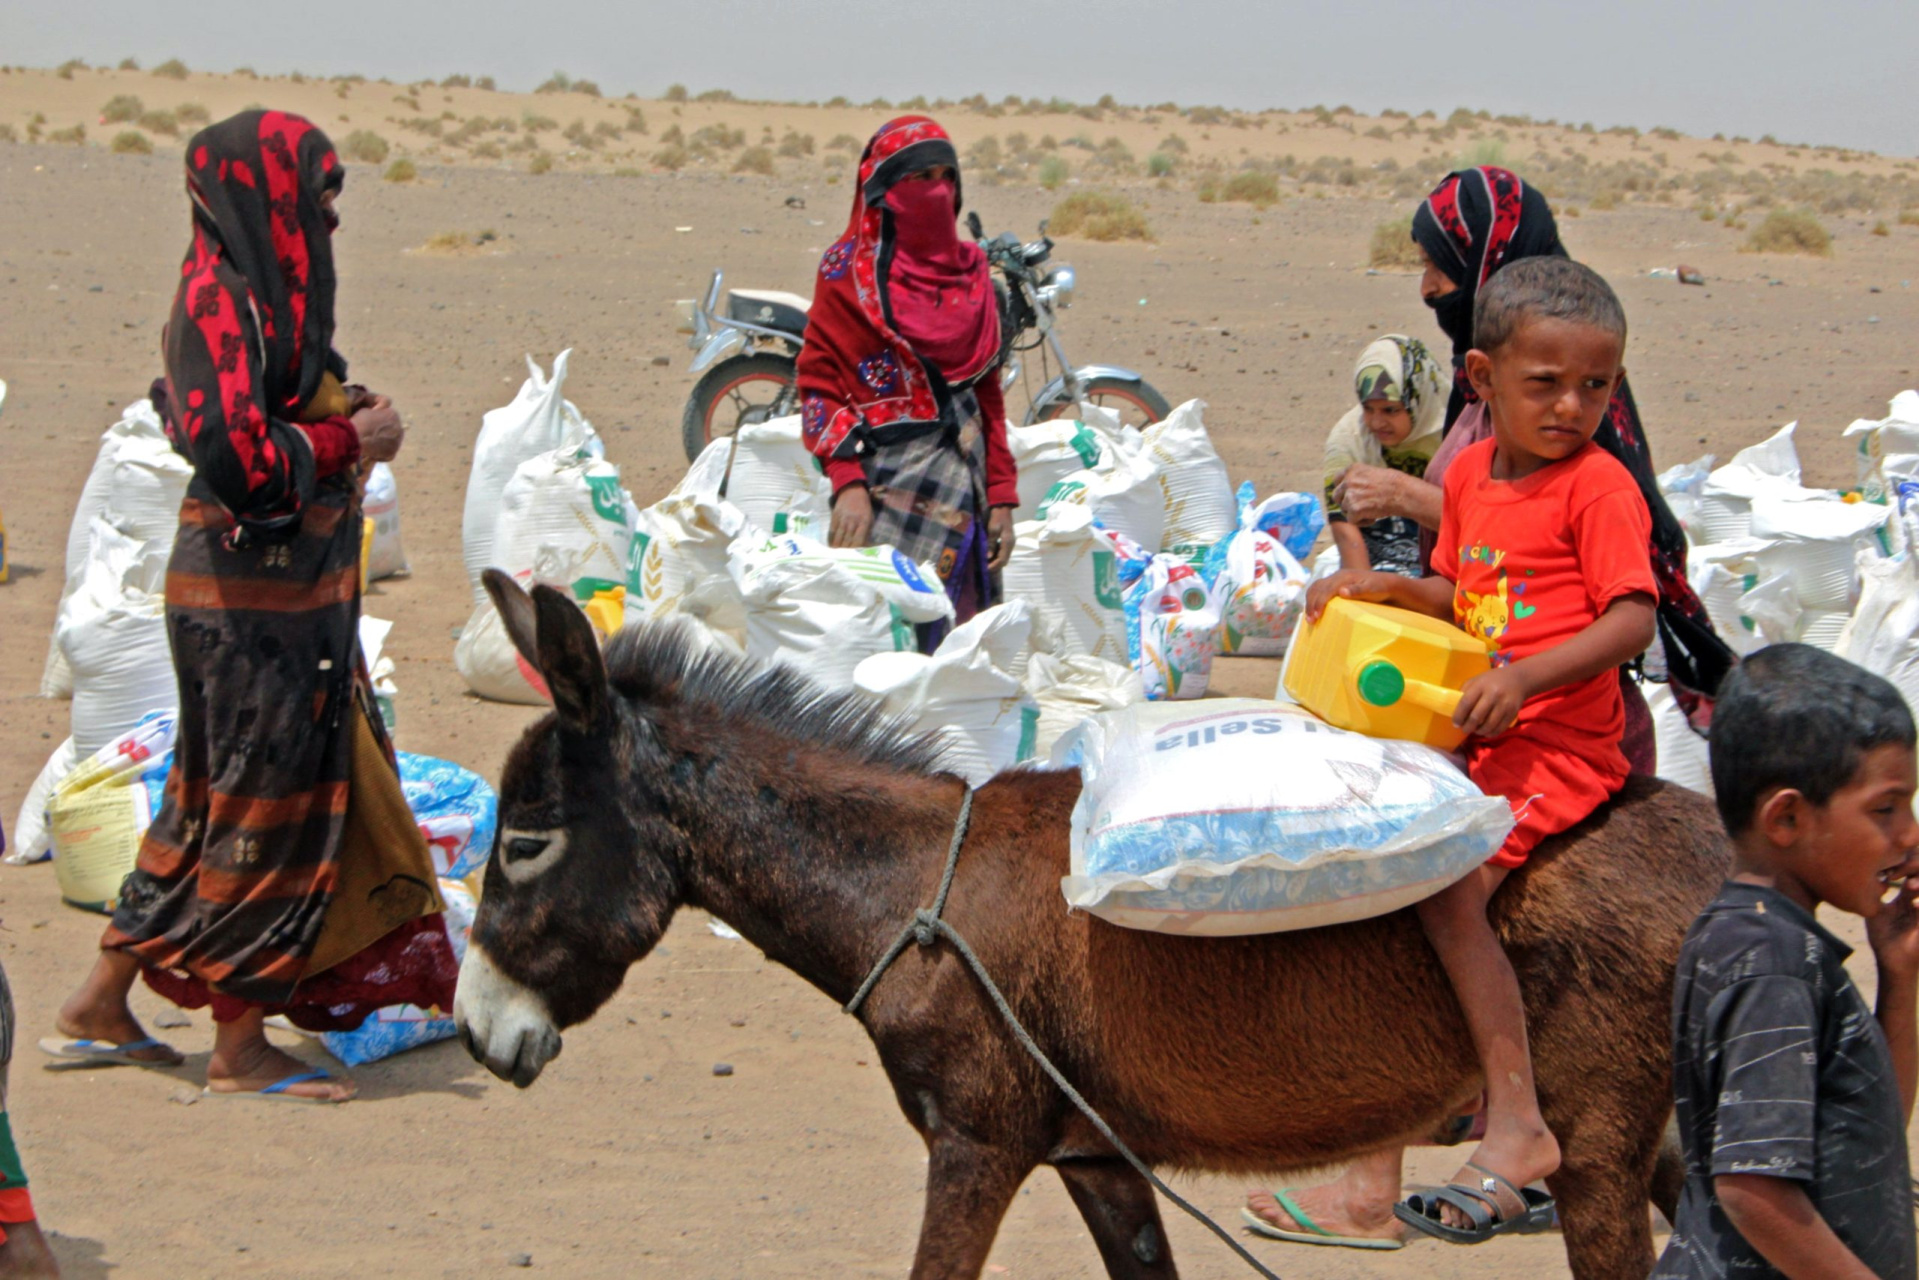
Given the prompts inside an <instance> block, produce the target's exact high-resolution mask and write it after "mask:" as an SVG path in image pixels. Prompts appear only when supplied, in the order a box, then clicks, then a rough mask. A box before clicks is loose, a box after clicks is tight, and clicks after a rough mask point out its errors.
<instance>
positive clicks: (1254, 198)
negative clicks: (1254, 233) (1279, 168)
mask: <svg viewBox="0 0 1919 1280" xmlns="http://www.w3.org/2000/svg"><path fill="white" fill-rule="evenodd" d="M1214 198H1215V199H1216V200H1219V201H1225V202H1232V203H1237V204H1250V205H1254V206H1256V207H1258V208H1261V209H1264V208H1267V207H1268V206H1270V205H1274V204H1278V203H1279V179H1278V178H1276V177H1274V176H1273V175H1272V174H1270V173H1253V172H1241V173H1236V174H1234V175H1233V176H1232V177H1230V178H1228V179H1226V180H1225V181H1224V182H1222V183H1220V184H1219V192H1218V195H1216V196H1215V197H1214Z"/></svg>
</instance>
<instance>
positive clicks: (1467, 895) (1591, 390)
mask: <svg viewBox="0 0 1919 1280" xmlns="http://www.w3.org/2000/svg"><path fill="white" fill-rule="evenodd" d="M1473 337H1474V342H1475V348H1474V350H1472V351H1470V352H1468V353H1467V354H1466V375H1467V377H1468V378H1470V379H1471V381H1472V384H1473V388H1474V390H1476V391H1477V392H1478V393H1479V395H1480V398H1481V399H1483V400H1484V401H1485V402H1486V406H1487V408H1488V410H1489V411H1490V412H1491V415H1492V426H1493V438H1492V439H1490V440H1486V441H1482V442H1480V443H1479V444H1476V445H1473V446H1471V447H1469V448H1467V449H1466V450H1465V451H1464V452H1462V453H1461V454H1460V455H1459V457H1458V458H1456V459H1455V460H1454V462H1453V464H1452V466H1451V467H1450V468H1449V469H1448V470H1447V472H1446V479H1445V485H1444V494H1445V496H1444V499H1443V506H1442V514H1441V518H1440V525H1439V545H1438V549H1437V550H1436V551H1435V552H1434V553H1433V573H1434V575H1435V576H1433V577H1430V578H1423V579H1411V578H1402V577H1399V576H1397V575H1394V574H1385V573H1377V572H1342V573H1337V574H1334V575H1332V576H1331V577H1329V578H1327V579H1325V580H1324V581H1322V582H1319V583H1317V584H1315V586H1314V588H1313V590H1312V591H1311V593H1310V594H1309V595H1308V598H1307V606H1306V607H1307V612H1308V613H1309V615H1311V616H1313V617H1318V615H1319V613H1320V612H1321V611H1322V610H1323V609H1324V608H1325V607H1326V602H1327V601H1328V600H1330V599H1331V598H1332V597H1333V596H1335V595H1339V596H1345V597H1347V598H1348V599H1354V600H1375V601H1383V602H1386V603H1388V604H1394V605H1398V606H1401V607H1403V608H1408V609H1416V610H1419V611H1420V612H1422V613H1427V614H1430V615H1432V616H1435V617H1442V618H1451V619H1452V620H1453V621H1454V622H1455V623H1456V624H1457V625H1458V626H1459V627H1460V628H1461V629H1463V630H1465V631H1468V632H1470V633H1471V634H1473V635H1475V636H1478V637H1479V638H1481V639H1482V640H1484V641H1485V642H1486V644H1487V648H1488V649H1489V650H1490V651H1491V653H1492V660H1493V668H1492V670H1491V671H1489V672H1487V673H1486V674H1485V675H1483V676H1479V677H1476V678H1475V679H1473V680H1472V681H1470V682H1469V683H1468V684H1467V685H1466V687H1465V690H1464V693H1463V695H1462V696H1461V698H1460V701H1459V709H1458V710H1457V711H1456V712H1455V713H1454V715H1453V723H1455V724H1457V725H1458V726H1459V727H1461V728H1462V729H1465V730H1466V731H1467V732H1468V733H1469V734H1471V735H1473V736H1472V737H1471V738H1469V739H1468V745H1467V747H1466V749H1465V750H1466V757H1467V772H1468V773H1469V774H1470V775H1471V776H1472V779H1473V781H1474V782H1476V783H1478V784H1479V786H1480V788H1481V789H1482V790H1484V791H1485V792H1486V793H1487V794H1488V795H1503V796H1505V797H1506V799H1507V800H1509V801H1510V802H1511V803H1512V807H1513V818H1514V826H1513V830H1512V834H1511V835H1510V836H1508V837H1507V839H1506V843H1505V844H1504V845H1503V846H1502V847H1501V848H1500V850H1499V852H1498V853H1497V854H1495V855H1494V856H1493V858H1492V860H1491V861H1490V862H1488V863H1487V864H1486V865H1485V866H1482V867H1480V868H1478V869H1477V870H1476V871H1474V872H1473V873H1472V874H1471V875H1468V876H1467V877H1465V878H1464V879H1463V880H1460V881H1459V882H1458V883H1456V884H1454V885H1453V886H1451V887H1450V888H1448V889H1445V890H1443V891H1442V892H1440V893H1438V894H1435V895H1434V896H1433V897H1430V898H1428V899H1426V900H1425V901H1424V902H1422V903H1420V904H1419V908H1418V910H1419V917H1420V921H1421V923H1422V924H1423V925H1424V926H1425V928H1426V934H1427V937H1428V938H1429V939H1430V940H1431V941H1432V944H1433V949H1434V950H1435V951H1437V952H1438V953H1439V958H1440V961H1441V963H1442V964H1443V965H1444V966H1445V969H1446V975H1447V977H1448V978H1450V979H1451V980H1452V984H1453V990H1454V992H1455V994H1456V995H1457V996H1458V997H1459V1003H1460V1006H1461V1008H1462V1010H1463V1011H1464V1012H1465V1015H1466V1022H1467V1025H1468V1027H1469V1028H1470V1030H1471V1032H1472V1037H1473V1047H1474V1048H1475V1049H1476V1050H1477V1052H1478V1054H1479V1060H1480V1066H1481V1068H1482V1069H1483V1070H1484V1072H1485V1076H1486V1113H1487V1114H1486V1137H1485V1140H1484V1141H1483V1142H1482V1143H1481V1144H1480V1147H1479V1149H1478V1150H1477V1151H1476V1152H1474V1153H1473V1158H1472V1159H1471V1160H1469V1161H1467V1163H1466V1169H1465V1170H1462V1172H1461V1174H1460V1176H1459V1178H1458V1179H1457V1180H1456V1181H1454V1182H1453V1183H1452V1184H1451V1185H1449V1186H1447V1187H1446V1188H1445V1189H1444V1190H1442V1191H1440V1192H1438V1193H1437V1194H1436V1195H1434V1196H1413V1197H1411V1198H1409V1199H1408V1200H1407V1201H1405V1202H1404V1203H1402V1204H1400V1205H1399V1206H1398V1207H1397V1208H1396V1209H1395V1213H1396V1215H1397V1216H1398V1217H1399V1218H1400V1220H1401V1221H1403V1222H1405V1223H1406V1224H1408V1225H1409V1226H1412V1227H1414V1228H1416V1229H1417V1230H1420V1231H1423V1232H1425V1233H1427V1234H1429V1235H1435V1236H1439V1237H1441V1238H1443V1239H1447V1240H1452V1241H1454V1242H1456V1243H1461V1244H1478V1243H1480V1242H1481V1241H1484V1240H1487V1239H1490V1238H1491V1237H1493V1236H1494V1235H1497V1234H1499V1233H1501V1232H1502V1231H1505V1230H1509V1229H1511V1228H1513V1227H1517V1226H1522V1225H1529V1224H1537V1223H1539V1222H1540V1221H1543V1220H1549V1217H1550V1205H1551V1201H1550V1200H1549V1199H1548V1198H1547V1197H1546V1196H1544V1195H1543V1194H1542V1193H1540V1192H1537V1191H1533V1190H1530V1189H1526V1184H1528V1183H1530V1182H1533V1181H1536V1180H1538V1179H1540V1178H1544V1177H1546V1176H1547V1175H1549V1174H1551V1173H1552V1172H1553V1171H1554V1170H1556V1169H1557V1168H1558V1167H1559V1144H1558V1142H1557V1141H1556V1140H1555V1139H1554V1138H1553V1135H1552V1133H1551V1132H1550V1131H1549V1130H1548V1129H1547V1128H1546V1123H1545V1120H1544V1119H1543V1118H1542V1117H1541V1116H1540V1114H1539V1101H1538V1098H1537V1096H1536V1095H1535V1092H1534V1088H1533V1070H1532V1057H1531V1054H1530V1053H1529V1052H1528V1050H1527V1046H1526V1017H1525V1007H1524V1005H1523V1004H1522V1002H1521V999H1520V993H1519V982H1518V979H1517V978H1515V977H1514V975H1513V968H1512V964H1511V962H1510V961H1509V960H1508V959H1507V958H1506V953H1505V951H1504V949H1503V948H1501V946H1500V944H1499V939H1498V937H1497V936H1496V935H1495V934H1494V933H1493V930H1492V926H1491V925H1490V924H1489V923H1488V922H1487V919H1486V904H1487V902H1488V901H1489V900H1490V899H1491V898H1492V895H1493V893H1494V891H1495V890H1497V889H1498V888H1499V885H1500V883H1501V882H1502V881H1503V880H1504V879H1505V878H1506V876H1507V874H1508V873H1509V872H1510V871H1511V870H1512V869H1513V868H1514V867H1518V866H1523V865H1524V864H1525V862H1526V859H1527V857H1528V855H1530V854H1531V852H1532V850H1533V848H1534V847H1535V846H1536V845H1537V844H1538V843H1539V842H1540V841H1541V840H1543V839H1545V838H1546V837H1547V836H1550V835H1554V834H1556V833H1558V832H1561V831H1564V830H1566V829H1567V828H1568V827H1571V826H1573V825H1574V824H1576V823H1578V822H1580V821H1582V820H1583V819H1585V818H1586V817H1587V815H1589V814H1590V813H1592V811H1593V810H1594V809H1595V808H1597V807H1598V806H1599V805H1600V804H1602V803H1604V802H1605V801H1606V800H1607V799H1609V798H1610V797H1611V796H1612V795H1613V794H1614V793H1616V792H1617V791H1618V790H1619V788H1620V786H1621V785H1622V784H1623V783H1624V782H1625V780H1626V758H1625V756H1624V755H1623V754H1622V753H1621V751H1620V748H1619V741H1620V737H1621V735H1622V733H1623V732H1624V729H1625V710H1624V706H1623V704H1622V702H1621V701H1620V695H1619V677H1618V674H1617V670H1618V667H1619V666H1620V664H1622V663H1624V662H1627V661H1629V660H1631V659H1632V658H1633V657H1634V656H1636V655H1638V654H1639V653H1642V652H1643V651H1644V650H1645V649H1646V647H1647V646H1648V645H1649V644H1651V643H1652V639H1653V635H1654V604H1655V601H1656V599H1657V594H1656V593H1657V590H1658V588H1657V585H1656V583H1655V581H1654V579H1653V572H1652V565H1651V563H1650V561H1649V560H1648V558H1647V552H1646V548H1647V545H1648V536H1649V525H1650V521H1651V517H1650V515H1649V514H1648V513H1647V511H1646V504H1645V501H1644V499H1642V498H1641V497H1640V495H1639V490H1638V487H1637V486H1636V485H1635V484H1634V482H1633V478H1632V476H1631V475H1630V474H1629V473H1628V472H1627V471H1626V469H1625V468H1624V467H1623V466H1621V465H1620V464H1619V462H1618V461H1616V460H1615V459H1614V458H1613V457H1612V456H1611V455H1610V454H1608V453H1606V452H1605V450H1603V449H1599V448H1595V447H1594V446H1593V444H1592V437H1593V433H1594V432H1595V431H1597V430H1598V429H1599V422H1600V419H1601V417H1602V416H1603V415H1604V414H1605V411H1606V404H1607V401H1608V400H1610V399H1611V397H1612V394H1613V391H1614V389H1615V388H1616V387H1617V386H1618V384H1619V380H1620V378H1621V377H1622V376H1623V375H1624V369H1623V367H1622V366H1621V363H1620V362H1621V358H1622V356H1623V355H1624V351H1625V343H1626V316H1625V312H1624V310H1623V309H1622V308H1621V307H1620V305H1619V299H1618V298H1617V297H1615V296H1614V294H1613V291H1612V290H1611V289H1610V288H1609V287H1608V286H1607V285H1606V282H1605V281H1604V280H1602V279H1600V278H1599V276H1598V275H1597V274H1595V273H1594V272H1593V271H1592V270H1590V269H1589V268H1587V267H1583V266H1580V265H1579V264H1578V263H1575V262H1571V261H1568V260H1566V259H1564V258H1527V259H1524V260H1521V261H1519V262H1515V263H1512V264H1510V265H1508V266H1507V267H1505V268H1504V269H1503V270H1501V271H1500V272H1498V274H1496V275H1494V276H1493V277H1492V279H1491V280H1489V281H1488V282H1487V284H1486V286H1485V287H1484V288H1483V289H1482V290H1481V291H1480V293H1479V297H1478V299H1477V301H1476V304H1475V306H1474V309H1473Z"/></svg>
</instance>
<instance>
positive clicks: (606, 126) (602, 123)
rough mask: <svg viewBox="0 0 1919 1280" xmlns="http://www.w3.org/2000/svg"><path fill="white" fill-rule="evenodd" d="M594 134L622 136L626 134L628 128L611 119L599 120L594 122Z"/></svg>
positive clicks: (602, 136)
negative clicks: (623, 127)
mask: <svg viewBox="0 0 1919 1280" xmlns="http://www.w3.org/2000/svg"><path fill="white" fill-rule="evenodd" d="M593 136H594V137H596V138H622V137H625V136H626V130H625V129H622V128H621V127H620V126H619V125H617V124H614V123H613V122H612V121H611V120H598V121H595V122H594V124H593Z"/></svg>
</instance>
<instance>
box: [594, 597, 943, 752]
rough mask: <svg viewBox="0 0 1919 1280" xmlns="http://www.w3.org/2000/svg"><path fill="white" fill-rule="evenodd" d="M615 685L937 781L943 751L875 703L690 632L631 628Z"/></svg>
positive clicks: (618, 639) (610, 650)
mask: <svg viewBox="0 0 1919 1280" xmlns="http://www.w3.org/2000/svg"><path fill="white" fill-rule="evenodd" d="M605 661H606V673H607V682H608V683H609V684H611V685H612V686H613V689H614V691H615V692H616V693H619V694H620V695H622V696H623V697H626V698H629V699H632V700H634V701H638V702H645V703H652V704H655V705H665V704H670V703H677V704H679V705H681V706H683V707H686V708H689V709H692V710H694V711H696V712H699V713H702V714H705V715H707V716H710V717H712V718H713V719H715V720H719V719H737V720H745V721H750V722H753V723H754V724H756V725H758V726H760V727H763V728H765V729H766V730H768V731H770V732H772V733H776V734H779V735H780V736H782V737H786V738H799V739H802V740H804V741H807V742H811V743H815V744H817V745H819V746H823V747H827V748H830V749H833V750H837V751H842V752H845V753H846V754H848V755H850V756H852V757H854V758H855V759H856V760H858V761H859V762H860V763H861V764H868V765H875V766H878V767H881V768H888V769H898V770H902V771H906V772H911V773H920V774H929V775H930V774H937V773H941V772H943V771H944V770H943V768H942V766H941V764H940V759H939V756H940V751H939V743H938V740H937V739H936V738H934V737H933V736H932V735H930V734H916V733H914V732H912V731H911V730H910V729H909V728H907V726H906V725H905V724H904V723H903V722H901V721H900V720H898V719H897V718H895V717H892V716H889V715H887V714H886V713H885V712H884V711H883V710H881V709H880V707H879V705H878V704H877V703H875V702H873V701H872V700H870V699H868V698H865V697H862V696H861V695H859V694H857V693H853V692H850V691H849V692H838V693H836V692H830V691H828V690H825V689H822V688H820V687H819V686H818V685H816V684H814V683H813V682H812V681H811V680H809V679H807V678H806V677H805V676H803V675H801V674H800V673H799V672H797V671H795V670H793V669H792V668H791V667H786V666H782V665H780V664H779V663H768V664H764V665H762V664H760V663H757V662H752V661H750V660H748V659H745V658H736V657H734V656H733V655H731V654H729V653H727V652H725V651H724V650H721V649H717V648H712V647H709V646H707V645H706V644H705V643H704V641H703V640H702V638H701V637H700V636H699V635H698V634H697V633H696V632H695V631H694V630H693V628H692V627H690V626H683V625H679V624H677V623H672V622H654V623H645V624H642V625H640V626H636V627H624V628H622V629H621V630H620V631H619V633H618V634H617V635H615V636H614V637H613V639H612V640H611V641H609V642H608V644H607V646H606V654H605Z"/></svg>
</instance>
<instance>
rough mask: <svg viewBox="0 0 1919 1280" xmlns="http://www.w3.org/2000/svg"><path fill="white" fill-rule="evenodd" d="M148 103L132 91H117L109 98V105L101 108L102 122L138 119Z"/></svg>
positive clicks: (117, 122)
mask: <svg viewBox="0 0 1919 1280" xmlns="http://www.w3.org/2000/svg"><path fill="white" fill-rule="evenodd" d="M146 109H147V108H146V104H145V103H143V102H141V101H140V99H138V98H136V97H134V96H133V95H132V94H130V93H116V94H114V95H113V96H112V97H111V98H108V99H107V105H106V106H104V107H101V108H100V123H101V124H125V123H126V122H127V121H129V120H138V119H139V118H140V113H141V112H142V111H145V110H146Z"/></svg>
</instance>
